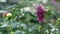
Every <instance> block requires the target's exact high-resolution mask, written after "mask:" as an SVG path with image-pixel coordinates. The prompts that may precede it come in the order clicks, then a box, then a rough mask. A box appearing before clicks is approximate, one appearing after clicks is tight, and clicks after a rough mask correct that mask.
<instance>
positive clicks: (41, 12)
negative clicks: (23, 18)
mask: <svg viewBox="0 0 60 34" xmlns="http://www.w3.org/2000/svg"><path fill="white" fill-rule="evenodd" d="M36 11H37V12H36V13H37V17H38V21H39V23H40V22H42V21H43V16H44V13H45V10H44V8H43V7H42V5H41V4H38V5H37V7H36Z"/></svg>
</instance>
